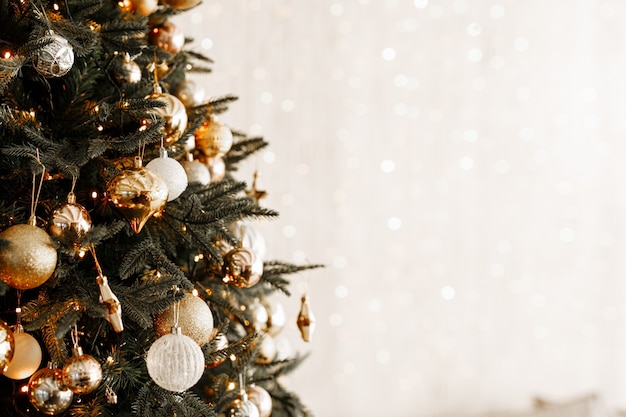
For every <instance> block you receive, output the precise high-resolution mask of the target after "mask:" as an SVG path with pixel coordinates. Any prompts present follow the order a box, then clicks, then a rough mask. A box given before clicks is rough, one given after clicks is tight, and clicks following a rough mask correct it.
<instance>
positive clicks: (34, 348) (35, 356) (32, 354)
mask: <svg viewBox="0 0 626 417" xmlns="http://www.w3.org/2000/svg"><path fill="white" fill-rule="evenodd" d="M13 335H14V337H15V354H14V355H13V360H11V363H10V364H9V366H8V367H7V370H6V371H4V375H5V376H6V377H8V378H11V379H15V380H20V379H26V378H29V377H30V376H31V375H32V374H34V373H35V371H37V370H38V369H39V365H41V358H42V352H41V346H39V342H37V339H35V338H34V337H33V336H31V335H30V334H28V333H26V332H24V331H22V330H17V331H15V332H14V333H13Z"/></svg>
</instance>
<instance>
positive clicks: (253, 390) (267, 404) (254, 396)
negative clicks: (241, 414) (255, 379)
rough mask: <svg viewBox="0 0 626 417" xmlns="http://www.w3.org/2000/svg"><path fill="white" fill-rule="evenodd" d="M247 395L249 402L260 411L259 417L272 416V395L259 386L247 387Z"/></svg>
mask: <svg viewBox="0 0 626 417" xmlns="http://www.w3.org/2000/svg"><path fill="white" fill-rule="evenodd" d="M246 393H247V394H248V400H250V401H251V402H252V404H254V405H256V408H258V409H259V417H270V414H272V397H271V395H270V394H269V393H268V392H267V391H266V390H265V389H264V388H262V387H260V386H258V385H251V386H249V387H247V388H246Z"/></svg>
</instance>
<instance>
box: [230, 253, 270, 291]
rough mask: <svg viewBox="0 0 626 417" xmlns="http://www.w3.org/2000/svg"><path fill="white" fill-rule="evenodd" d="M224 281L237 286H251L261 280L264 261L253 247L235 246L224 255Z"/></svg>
mask: <svg viewBox="0 0 626 417" xmlns="http://www.w3.org/2000/svg"><path fill="white" fill-rule="evenodd" d="M222 270H223V272H224V281H225V282H227V283H229V284H232V285H234V286H235V287H237V288H249V287H251V286H253V285H254V284H256V283H257V282H259V281H260V280H261V275H263V261H262V260H261V258H259V257H258V256H257V255H256V254H255V253H254V251H253V250H252V249H248V248H235V249H233V250H231V251H230V252H228V253H227V254H226V255H224V266H223V268H222Z"/></svg>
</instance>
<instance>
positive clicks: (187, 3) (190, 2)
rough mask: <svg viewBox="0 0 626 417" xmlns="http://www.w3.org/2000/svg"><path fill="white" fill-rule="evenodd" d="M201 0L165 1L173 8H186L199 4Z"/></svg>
mask: <svg viewBox="0 0 626 417" xmlns="http://www.w3.org/2000/svg"><path fill="white" fill-rule="evenodd" d="M201 1H202V0H165V1H164V3H165V4H167V5H168V6H170V7H171V8H172V9H180V10H185V9H191V8H192V7H195V6H197V5H198V4H200V2H201Z"/></svg>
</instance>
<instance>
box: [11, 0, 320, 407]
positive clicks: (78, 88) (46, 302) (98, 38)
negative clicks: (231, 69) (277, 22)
mask: <svg viewBox="0 0 626 417" xmlns="http://www.w3.org/2000/svg"><path fill="white" fill-rule="evenodd" d="M198 3H199V0H164V1H162V2H161V3H160V4H159V3H158V2H157V0H121V1H113V0H53V1H47V0H42V1H36V0H0V10H2V12H1V13H0V415H6V416H13V415H72V416H96V415H98V416H99V415H103V416H131V415H137V416H178V417H182V416H219V415H224V416H235V415H236V416H261V417H267V416H270V415H271V416H275V417H277V416H306V415H309V414H310V413H309V411H308V410H307V408H306V407H305V406H304V405H303V404H302V403H301V402H300V400H299V398H298V396H297V395H296V394H294V393H292V392H290V391H289V390H288V389H286V388H285V387H284V386H283V384H281V380H282V379H281V376H282V375H284V374H286V373H288V372H290V371H292V370H293V369H294V368H295V367H297V365H298V364H299V363H300V362H301V361H302V360H303V359H304V358H303V357H302V356H301V355H298V354H296V355H291V356H290V357H282V356H281V355H280V354H279V353H280V352H278V353H277V348H276V344H275V341H274V336H275V335H276V334H277V333H278V332H279V331H280V330H281V328H282V327H283V326H284V324H285V319H286V317H285V313H284V310H283V309H282V306H281V304H280V302H279V301H276V300H277V298H276V296H277V295H281V294H284V295H290V290H289V284H290V281H289V279H288V278H287V276H289V275H291V274H293V273H297V272H300V271H303V270H306V269H310V268H314V267H316V266H317V265H294V264H291V263H288V262H282V261H272V260H268V259H265V256H266V253H265V240H264V237H263V236H262V235H260V233H259V231H258V229H257V228H256V227H255V224H254V222H255V221H256V220H259V219H265V218H272V217H275V216H277V213H276V212H275V211H273V210H271V209H269V208H265V207H263V206H262V204H261V203H260V199H261V198H262V197H263V194H264V192H263V191H260V190H258V189H257V188H256V184H255V181H253V182H252V184H251V185H248V184H247V183H246V179H241V178H237V168H238V166H240V164H241V162H242V161H244V160H245V159H246V158H248V157H249V156H251V155H253V154H255V153H257V152H258V151H259V150H261V149H263V148H264V147H265V146H267V142H266V141H265V140H264V139H263V138H261V137H250V136H248V135H246V134H245V133H243V132H240V131H236V130H234V129H231V128H230V127H229V126H226V125H225V124H224V123H222V122H221V121H220V120H219V115H220V114H221V113H223V112H225V111H227V110H228V106H229V104H231V103H232V102H233V101H234V100H236V97H234V96H221V97H213V98H208V99H205V98H204V97H201V96H200V95H199V94H197V93H198V91H199V90H198V89H197V88H196V86H195V84H194V81H193V80H192V78H191V77H190V74H191V73H198V74H201V75H205V74H206V75H209V74H208V73H210V70H211V65H212V61H211V60H210V59H209V58H208V57H206V56H204V55H202V54H200V53H197V52H194V51H192V50H191V48H189V47H188V45H189V43H190V41H191V40H190V39H186V38H185V36H184V33H183V32H182V30H181V29H180V28H178V27H176V25H175V24H174V23H173V22H172V20H173V19H172V17H173V16H175V15H177V14H180V13H184V12H186V11H188V10H190V9H192V8H193V7H195V6H197V4H198ZM296 302H301V311H300V315H299V316H298V318H297V319H298V326H299V328H300V330H301V332H302V337H303V339H304V340H305V341H308V338H309V337H310V336H311V332H312V330H313V324H314V321H313V317H312V315H311V314H310V312H309V311H308V305H307V301H306V297H305V296H303V297H302V299H301V300H296ZM293 319H294V320H295V319H296V318H293Z"/></svg>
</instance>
